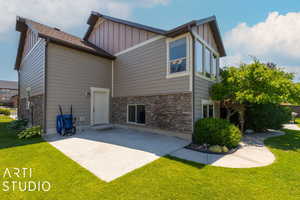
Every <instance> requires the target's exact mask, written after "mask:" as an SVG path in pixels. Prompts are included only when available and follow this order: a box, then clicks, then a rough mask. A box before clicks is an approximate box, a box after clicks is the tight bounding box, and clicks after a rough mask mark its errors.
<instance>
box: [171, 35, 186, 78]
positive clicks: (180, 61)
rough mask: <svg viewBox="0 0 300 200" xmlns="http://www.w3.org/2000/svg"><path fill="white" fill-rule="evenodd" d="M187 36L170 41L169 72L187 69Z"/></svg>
mask: <svg viewBox="0 0 300 200" xmlns="http://www.w3.org/2000/svg"><path fill="white" fill-rule="evenodd" d="M187 46H188V45H187V37H183V38H180V39H177V40H173V41H170V42H169V43H168V55H169V56H168V74H175V73H180V72H181V73H182V72H186V71H187Z"/></svg>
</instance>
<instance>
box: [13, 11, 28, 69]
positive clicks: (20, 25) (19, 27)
mask: <svg viewBox="0 0 300 200" xmlns="http://www.w3.org/2000/svg"><path fill="white" fill-rule="evenodd" d="M27 28H28V27H27V25H26V21H25V19H24V18H21V17H19V16H18V17H17V23H16V31H18V32H20V33H21V36H20V40H19V44H18V50H17V57H16V61H15V68H14V69H15V70H19V68H20V64H21V59H22V53H23V50H24V45H23V43H24V42H25V38H26V31H27Z"/></svg>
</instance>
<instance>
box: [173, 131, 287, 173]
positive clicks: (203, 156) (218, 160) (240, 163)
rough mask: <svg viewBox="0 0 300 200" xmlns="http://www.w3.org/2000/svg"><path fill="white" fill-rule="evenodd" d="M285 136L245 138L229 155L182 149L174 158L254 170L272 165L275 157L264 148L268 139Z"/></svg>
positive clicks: (274, 133) (175, 153) (276, 134)
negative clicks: (239, 146)
mask: <svg viewBox="0 0 300 200" xmlns="http://www.w3.org/2000/svg"><path fill="white" fill-rule="evenodd" d="M280 135H284V133H283V132H271V133H259V134H251V135H246V136H244V138H243V140H242V142H241V146H242V147H241V148H240V149H239V150H237V151H236V152H234V153H232V154H228V155H217V154H207V153H201V152H197V151H192V150H189V149H185V148H182V149H180V150H178V151H175V152H173V153H171V155H172V156H174V157H178V158H181V159H185V160H190V161H194V162H198V163H202V164H208V165H213V166H219V167H228V168H252V167H262V166H266V165H270V164H271V163H273V162H274V160H275V156H274V155H273V154H272V153H271V152H270V151H269V149H268V148H267V147H265V146H264V143H263V141H264V140H265V139H266V138H269V137H274V136H280Z"/></svg>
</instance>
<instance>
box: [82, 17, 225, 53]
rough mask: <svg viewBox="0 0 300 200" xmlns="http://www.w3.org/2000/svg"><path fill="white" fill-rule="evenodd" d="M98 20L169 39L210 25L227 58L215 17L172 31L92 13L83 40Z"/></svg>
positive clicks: (189, 23)
mask: <svg viewBox="0 0 300 200" xmlns="http://www.w3.org/2000/svg"><path fill="white" fill-rule="evenodd" d="M98 18H103V19H107V20H110V21H113V22H116V23H121V24H125V25H128V26H132V27H135V28H138V29H142V30H146V31H149V32H152V33H156V34H158V35H164V36H167V37H176V36H178V35H180V34H183V33H186V32H189V31H190V28H191V27H193V26H199V25H202V24H206V23H208V24H209V25H210V27H211V29H212V32H213V35H214V38H215V40H216V43H217V47H218V50H219V52H220V56H221V57H223V56H226V52H225V48H224V45H223V41H222V37H221V33H220V30H219V26H218V23H217V19H216V17H215V16H211V17H207V18H203V19H200V20H192V21H190V22H188V23H186V24H183V25H180V26H178V27H175V28H173V29H171V30H163V29H158V28H154V27H150V26H146V25H142V24H139V23H135V22H130V21H127V20H123V19H118V18H114V17H110V16H106V15H102V14H100V13H98V12H95V11H92V13H91V15H90V17H89V19H88V21H87V24H89V28H88V30H87V32H86V34H85V36H84V38H83V39H84V40H85V41H87V40H88V38H89V36H90V34H91V32H92V31H93V28H94V26H95V25H96V23H97V20H98Z"/></svg>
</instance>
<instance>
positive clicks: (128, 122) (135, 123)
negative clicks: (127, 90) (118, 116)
mask: <svg viewBox="0 0 300 200" xmlns="http://www.w3.org/2000/svg"><path fill="white" fill-rule="evenodd" d="M129 106H135V121H137V109H136V108H137V106H144V107H145V123H144V124H143V123H137V122H130V121H129V120H128V114H129V113H128V111H129ZM126 115H127V117H126V118H127V119H126V122H127V124H134V125H142V126H144V125H146V105H145V104H138V103H136V104H134V103H130V104H127V113H126Z"/></svg>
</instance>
